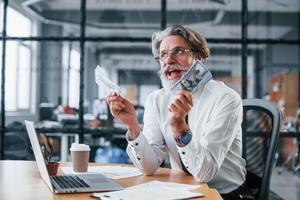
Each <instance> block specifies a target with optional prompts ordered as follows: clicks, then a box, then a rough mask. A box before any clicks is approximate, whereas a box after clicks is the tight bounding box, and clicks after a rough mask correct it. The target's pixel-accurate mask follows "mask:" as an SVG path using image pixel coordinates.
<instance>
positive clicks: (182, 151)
mask: <svg viewBox="0 0 300 200" xmlns="http://www.w3.org/2000/svg"><path fill="white" fill-rule="evenodd" d="M176 146H177V145H176ZM177 151H178V153H179V156H180V158H181V161H182V163H183V165H184V166H185V168H186V169H187V170H188V171H189V172H191V168H192V162H193V156H194V154H195V149H193V145H192V141H190V142H189V143H188V144H187V145H185V146H184V147H179V146H177Z"/></svg>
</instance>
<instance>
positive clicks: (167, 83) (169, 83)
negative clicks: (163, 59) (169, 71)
mask: <svg viewBox="0 0 300 200" xmlns="http://www.w3.org/2000/svg"><path fill="white" fill-rule="evenodd" d="M160 80H161V84H162V86H163V88H165V89H167V90H170V88H171V87H172V86H173V85H174V84H175V83H176V82H177V81H178V80H168V79H167V77H166V75H165V74H161V75H160Z"/></svg>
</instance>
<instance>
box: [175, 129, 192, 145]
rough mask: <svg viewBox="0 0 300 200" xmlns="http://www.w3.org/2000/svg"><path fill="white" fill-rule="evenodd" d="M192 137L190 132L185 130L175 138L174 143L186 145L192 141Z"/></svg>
mask: <svg viewBox="0 0 300 200" xmlns="http://www.w3.org/2000/svg"><path fill="white" fill-rule="evenodd" d="M192 136H193V135H192V132H191V131H190V130H187V131H184V132H182V133H180V135H179V136H178V137H176V138H175V141H176V143H177V144H179V145H187V144H188V143H189V142H190V141H191V140H192Z"/></svg>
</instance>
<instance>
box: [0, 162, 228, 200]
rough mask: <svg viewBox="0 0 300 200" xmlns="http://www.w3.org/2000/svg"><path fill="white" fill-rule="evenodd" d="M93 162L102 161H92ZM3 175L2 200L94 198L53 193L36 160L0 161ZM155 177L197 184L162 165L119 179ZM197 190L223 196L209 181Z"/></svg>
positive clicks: (123, 182)
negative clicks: (148, 172) (145, 173)
mask: <svg viewBox="0 0 300 200" xmlns="http://www.w3.org/2000/svg"><path fill="white" fill-rule="evenodd" d="M90 165H101V164H95V163H91V164H90ZM63 166H70V163H64V164H63ZM0 177H1V178H0V199H2V200H14V199H22V200H27V199H28V200H29V199H30V200H35V199H43V200H48V199H55V200H65V199H68V200H77V199H78V200H79V199H80V200H82V199H93V198H91V197H90V195H91V193H78V194H53V193H52V192H51V191H50V190H49V189H48V187H47V185H46V184H45V183H44V182H43V180H42V178H41V177H40V175H39V172H38V169H37V165H36V163H35V162H34V161H0ZM152 180H159V181H167V182H176V183H187V184H197V183H196V182H195V181H194V179H193V177H191V176H187V175H185V174H184V173H183V172H179V171H175V170H170V169H166V168H161V169H160V170H159V171H158V172H157V173H156V174H155V175H154V176H137V177H132V178H125V179H119V180H116V181H117V182H119V183H120V184H121V185H123V186H125V187H128V186H132V185H136V184H140V183H144V182H148V181H152ZM194 191H195V192H201V193H203V194H204V195H205V197H204V198H199V199H201V200H208V199H214V200H217V199H222V198H221V197H220V195H219V193H218V192H217V191H216V190H214V189H210V188H208V186H207V184H201V187H200V188H199V189H196V190H194ZM194 199H196V198H194Z"/></svg>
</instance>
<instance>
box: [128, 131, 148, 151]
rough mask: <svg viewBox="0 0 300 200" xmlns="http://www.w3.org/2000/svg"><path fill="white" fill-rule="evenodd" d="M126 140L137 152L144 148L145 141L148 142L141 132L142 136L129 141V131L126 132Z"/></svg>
mask: <svg viewBox="0 0 300 200" xmlns="http://www.w3.org/2000/svg"><path fill="white" fill-rule="evenodd" d="M125 138H126V140H127V142H128V145H129V146H130V147H131V148H134V149H135V150H137V149H140V148H142V147H143V146H144V145H143V144H144V141H145V140H146V138H145V136H144V135H143V134H142V132H140V134H139V135H138V136H137V138H135V139H134V140H130V139H129V131H127V132H126V135H125Z"/></svg>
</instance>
